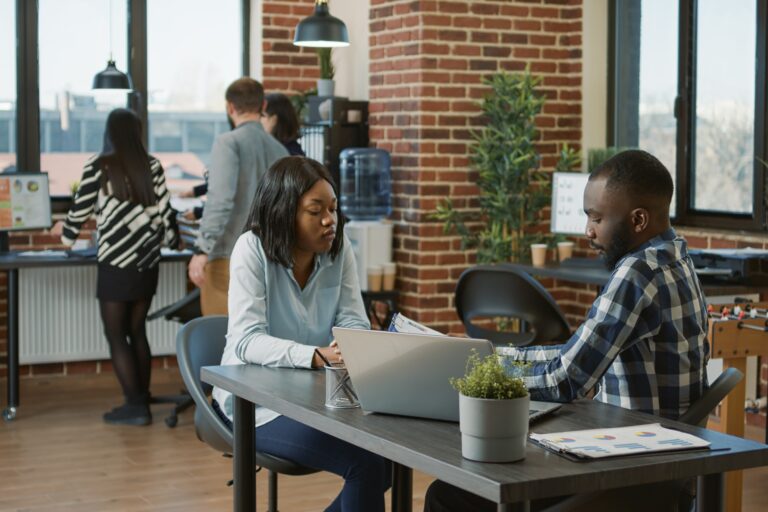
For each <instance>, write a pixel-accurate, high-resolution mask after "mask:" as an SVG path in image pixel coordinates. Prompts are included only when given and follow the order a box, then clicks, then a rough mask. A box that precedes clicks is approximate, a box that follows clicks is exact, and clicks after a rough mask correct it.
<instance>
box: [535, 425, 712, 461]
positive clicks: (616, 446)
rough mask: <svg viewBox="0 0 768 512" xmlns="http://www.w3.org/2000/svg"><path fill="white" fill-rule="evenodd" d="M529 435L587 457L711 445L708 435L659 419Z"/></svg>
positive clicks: (555, 448) (546, 444) (552, 447)
mask: <svg viewBox="0 0 768 512" xmlns="http://www.w3.org/2000/svg"><path fill="white" fill-rule="evenodd" d="M529 437H530V438H531V440H533V441H534V442H536V443H538V444H540V445H542V446H544V447H545V448H548V449H550V450H552V451H555V452H558V453H562V454H567V455H573V456H575V457H578V458H583V459H600V458H603V457H615V456H618V455H636V454H641V453H653V452H666V451H673V450H690V449H695V448H707V447H709V442H708V441H705V440H704V439H701V438H698V437H696V436H694V435H691V434H686V433H685V432H680V431H679V430H672V429H669V428H665V427H662V426H661V424H659V423H649V424H647V425H634V426H631V427H619V428H601V429H593V430H574V431H571V432H557V433H554V434H530V436H529Z"/></svg>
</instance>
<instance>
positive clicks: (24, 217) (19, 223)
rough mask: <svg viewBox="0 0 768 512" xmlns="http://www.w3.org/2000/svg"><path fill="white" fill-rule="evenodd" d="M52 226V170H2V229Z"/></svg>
mask: <svg viewBox="0 0 768 512" xmlns="http://www.w3.org/2000/svg"><path fill="white" fill-rule="evenodd" d="M50 226H51V196H50V195H49V193H48V174H47V173H44V172H26V173H21V172H15V173H8V174H0V231H12V230H20V229H43V228H49V227H50Z"/></svg>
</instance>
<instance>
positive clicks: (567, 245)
mask: <svg viewBox="0 0 768 512" xmlns="http://www.w3.org/2000/svg"><path fill="white" fill-rule="evenodd" d="M571 256H573V242H558V243H557V257H558V259H559V260H560V261H561V262H562V261H563V260H567V259H568V258H570V257H571Z"/></svg>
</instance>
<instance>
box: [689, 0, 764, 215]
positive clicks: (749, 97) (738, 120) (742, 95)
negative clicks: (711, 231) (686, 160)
mask: <svg viewBox="0 0 768 512" xmlns="http://www.w3.org/2000/svg"><path fill="white" fill-rule="evenodd" d="M698 5H699V11H698V34H697V41H698V43H697V44H698V47H697V63H696V66H697V70H696V126H695V130H696V131H695V133H696V154H695V178H694V180H693V181H694V184H695V194H693V207H694V209H697V210H712V211H720V212H729V213H751V212H752V202H753V201H752V197H753V196H752V194H753V187H752V185H753V181H752V180H753V173H754V163H755V154H754V110H755V49H756V44H757V43H756V34H755V31H756V25H757V7H756V4H755V0H732V1H730V2H728V8H727V9H724V8H723V3H722V2H721V1H719V0H699V4H698Z"/></svg>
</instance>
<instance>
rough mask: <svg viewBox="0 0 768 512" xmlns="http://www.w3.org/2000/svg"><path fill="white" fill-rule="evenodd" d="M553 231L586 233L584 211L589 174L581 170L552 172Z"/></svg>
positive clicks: (572, 233) (571, 233)
mask: <svg viewBox="0 0 768 512" xmlns="http://www.w3.org/2000/svg"><path fill="white" fill-rule="evenodd" d="M552 174H553V176H552V227H551V230H552V232H553V233H563V234H567V235H582V234H584V229H585V226H586V225H587V216H586V214H585V213H584V189H585V188H586V186H587V180H588V179H589V174H587V173H581V172H555V173H552Z"/></svg>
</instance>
